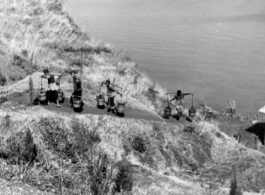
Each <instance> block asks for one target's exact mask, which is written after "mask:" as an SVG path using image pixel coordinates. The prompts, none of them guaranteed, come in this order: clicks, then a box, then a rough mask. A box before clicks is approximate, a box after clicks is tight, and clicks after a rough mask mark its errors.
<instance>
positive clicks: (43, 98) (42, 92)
mask: <svg viewBox="0 0 265 195" xmlns="http://www.w3.org/2000/svg"><path fill="white" fill-rule="evenodd" d="M38 99H39V101H40V102H43V101H46V91H45V90H44V89H43V88H42V89H40V93H39V94H38Z"/></svg>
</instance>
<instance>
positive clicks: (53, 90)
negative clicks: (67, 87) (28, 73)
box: [41, 69, 122, 113]
mask: <svg viewBox="0 0 265 195" xmlns="http://www.w3.org/2000/svg"><path fill="white" fill-rule="evenodd" d="M43 73H44V75H42V76H41V78H44V79H47V80H48V90H47V101H48V105H50V104H51V102H53V101H56V106H57V107H59V108H60V102H59V100H58V89H59V88H58V86H59V85H60V77H61V75H60V74H51V73H50V72H49V70H48V69H44V71H43ZM70 74H71V76H72V79H73V86H74V92H73V93H72V95H71V98H70V104H71V107H73V102H74V97H79V98H80V99H81V97H82V81H81V78H80V77H78V76H77V71H75V70H72V71H70ZM103 85H106V87H107V97H108V101H107V105H108V109H107V111H108V112H110V111H112V112H113V113H114V112H115V103H114V97H115V95H114V93H115V92H116V93H118V94H119V95H121V96H122V94H121V93H120V92H119V91H118V90H116V89H115V88H114V87H113V86H112V85H111V84H110V80H109V79H108V80H106V81H105V82H101V87H102V86H103ZM83 105H84V103H83V102H82V106H83Z"/></svg>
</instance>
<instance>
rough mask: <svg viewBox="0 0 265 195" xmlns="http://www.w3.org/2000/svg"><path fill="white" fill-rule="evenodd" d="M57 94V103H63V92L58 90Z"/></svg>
mask: <svg viewBox="0 0 265 195" xmlns="http://www.w3.org/2000/svg"><path fill="white" fill-rule="evenodd" d="M57 94H58V101H60V102H61V101H63V99H64V94H63V91H62V90H61V89H59V90H58V91H57Z"/></svg>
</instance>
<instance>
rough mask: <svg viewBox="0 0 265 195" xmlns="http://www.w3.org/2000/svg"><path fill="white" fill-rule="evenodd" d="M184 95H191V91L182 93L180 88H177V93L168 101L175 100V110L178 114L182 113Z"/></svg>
mask: <svg viewBox="0 0 265 195" xmlns="http://www.w3.org/2000/svg"><path fill="white" fill-rule="evenodd" d="M186 95H193V93H191V92H189V93H182V92H181V90H178V91H177V94H176V95H175V96H174V97H173V98H172V99H171V100H170V102H171V101H173V100H176V111H177V114H178V115H179V116H181V115H182V112H183V110H184V107H183V103H182V100H183V98H184V97H185V96H186Z"/></svg>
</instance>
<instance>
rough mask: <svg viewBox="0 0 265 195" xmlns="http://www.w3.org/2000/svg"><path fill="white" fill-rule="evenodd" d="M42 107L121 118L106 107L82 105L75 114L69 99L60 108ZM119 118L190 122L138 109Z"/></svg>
mask: <svg viewBox="0 0 265 195" xmlns="http://www.w3.org/2000/svg"><path fill="white" fill-rule="evenodd" d="M42 106H43V107H44V108H45V109H47V110H50V111H56V112H63V113H72V114H95V115H108V116H113V117H121V116H117V115H116V114H114V113H112V112H107V108H106V107H105V108H104V109H99V108H97V107H92V106H87V105H84V107H83V110H82V111H81V112H76V111H74V109H73V108H71V105H70V101H69V99H66V100H65V101H64V103H61V106H60V108H57V107H56V104H54V103H52V104H50V105H42ZM121 118H134V119H144V120H150V121H160V122H167V123H175V124H176V123H182V124H183V123H184V124H185V123H190V121H187V120H186V119H185V118H181V119H180V120H179V121H178V120H176V119H175V118H173V117H170V118H169V119H164V118H162V117H159V116H157V115H154V114H152V113H150V112H147V111H145V110H140V109H126V110H125V115H124V116H123V117H121Z"/></svg>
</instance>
